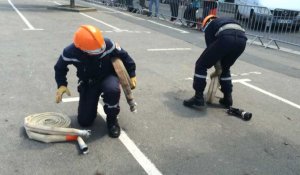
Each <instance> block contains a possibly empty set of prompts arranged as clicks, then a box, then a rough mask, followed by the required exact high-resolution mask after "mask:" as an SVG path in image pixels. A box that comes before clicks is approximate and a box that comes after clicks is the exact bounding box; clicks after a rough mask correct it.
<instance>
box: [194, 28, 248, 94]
mask: <svg viewBox="0 0 300 175" xmlns="http://www.w3.org/2000/svg"><path fill="white" fill-rule="evenodd" d="M246 42H247V39H246V38H245V37H242V36H237V35H234V34H231V35H223V36H220V37H219V38H218V39H217V40H216V41H215V42H213V43H212V44H210V45H209V46H208V47H207V48H206V49H205V50H204V51H203V53H202V54H201V55H200V57H199V59H198V60H197V62H196V66H195V75H194V82H193V88H194V90H195V91H196V93H200V94H201V93H203V91H204V89H205V86H206V76H207V69H209V68H211V67H212V66H214V65H215V64H216V63H217V62H218V61H220V62H221V66H222V74H221V76H220V85H221V91H222V92H223V93H224V94H230V93H232V81H231V75H230V67H231V66H232V65H233V64H234V62H235V61H236V60H237V58H238V57H239V56H240V55H241V54H242V53H243V52H244V50H245V47H246Z"/></svg>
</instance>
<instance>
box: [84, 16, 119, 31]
mask: <svg viewBox="0 0 300 175" xmlns="http://www.w3.org/2000/svg"><path fill="white" fill-rule="evenodd" d="M79 14H81V15H83V16H85V17H88V18H90V19H93V20H95V21H97V22H99V23H101V24H104V25H106V26H108V27H110V28H112V29H114V30H115V31H122V30H121V29H119V28H117V27H115V26H112V25H110V24H107V23H106V22H103V21H101V20H99V19H96V18H94V17H91V16H89V15H87V14H85V13H79Z"/></svg>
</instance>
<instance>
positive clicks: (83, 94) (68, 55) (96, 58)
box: [54, 25, 136, 138]
mask: <svg viewBox="0 0 300 175" xmlns="http://www.w3.org/2000/svg"><path fill="white" fill-rule="evenodd" d="M113 57H119V58H120V59H121V60H122V61H123V63H124V66H125V68H126V70H127V72H128V74H129V76H130V77H131V81H132V84H133V85H134V87H133V88H135V85H136V78H135V70H136V65H135V62H134V61H133V59H132V58H131V57H130V56H129V55H128V53H127V52H126V51H125V50H124V49H122V48H121V47H120V46H119V45H118V44H117V43H115V42H113V41H112V40H110V39H108V38H103V36H102V33H101V32H100V30H99V29H98V28H96V27H94V26H91V25H82V26H81V27H80V28H79V29H78V30H77V31H76V33H75V35H74V42H73V43H72V44H70V45H69V46H67V47H66V48H65V49H64V50H63V53H62V54H61V55H60V57H59V59H58V61H57V63H56V65H55V66H54V69H55V80H56V83H57V86H58V89H57V92H56V103H59V102H61V100H62V95H63V94H64V93H67V94H68V95H69V96H70V91H69V89H68V88H67V85H68V82H67V78H66V75H67V72H68V71H69V69H68V65H71V64H72V65H73V66H75V67H76V68H77V77H78V79H79V81H78V82H79V83H78V84H79V85H78V92H79V94H80V99H79V106H78V117H77V120H78V123H79V124H80V125H81V126H83V127H87V126H90V125H92V124H93V122H94V120H95V118H96V116H97V106H98V100H99V97H100V95H101V96H102V97H103V102H104V104H105V105H104V112H105V113H106V115H107V118H106V121H107V128H108V133H109V136H110V137H113V138H117V137H119V135H120V126H119V124H118V119H117V116H118V114H119V112H120V106H119V100H120V94H121V90H120V85H119V79H118V77H117V75H116V72H115V70H114V68H113V65H112V61H111V59H112V58H113Z"/></svg>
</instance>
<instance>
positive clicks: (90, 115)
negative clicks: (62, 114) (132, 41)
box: [77, 109, 97, 127]
mask: <svg viewBox="0 0 300 175" xmlns="http://www.w3.org/2000/svg"><path fill="white" fill-rule="evenodd" d="M78 110H80V109H78ZM96 117H97V112H95V111H86V112H79V111H78V116H77V121H78V124H79V125H80V126H81V127H89V126H91V125H92V124H93V123H94V120H95V118H96Z"/></svg>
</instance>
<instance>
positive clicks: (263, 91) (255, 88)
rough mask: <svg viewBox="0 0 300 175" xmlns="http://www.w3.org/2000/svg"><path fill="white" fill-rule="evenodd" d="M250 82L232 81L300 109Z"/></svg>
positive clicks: (243, 80)
mask: <svg viewBox="0 0 300 175" xmlns="http://www.w3.org/2000/svg"><path fill="white" fill-rule="evenodd" d="M185 80H193V79H192V78H190V77H189V78H185ZM249 81H251V80H250V79H237V80H232V83H241V84H243V85H245V86H247V87H250V88H252V89H254V90H256V91H258V92H261V93H263V94H265V95H268V96H270V97H272V98H275V99H277V100H279V101H281V102H283V103H286V104H288V105H291V106H293V107H295V108H298V109H300V105H298V104H296V103H294V102H291V101H289V100H287V99H284V98H282V97H279V96H278V95H275V94H272V93H270V92H268V91H266V90H263V89H261V88H259V87H256V86H254V85H252V84H249V83H247V82H249Z"/></svg>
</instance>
